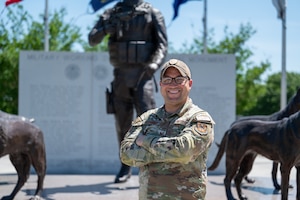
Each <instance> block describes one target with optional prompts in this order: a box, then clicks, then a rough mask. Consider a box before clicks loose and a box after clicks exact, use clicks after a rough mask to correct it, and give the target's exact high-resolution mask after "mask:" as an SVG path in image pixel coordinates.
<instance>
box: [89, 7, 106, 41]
mask: <svg viewBox="0 0 300 200" xmlns="http://www.w3.org/2000/svg"><path fill="white" fill-rule="evenodd" d="M110 13H111V9H108V10H106V11H104V13H103V14H102V15H100V18H99V20H98V21H97V23H96V25H95V26H94V27H93V29H92V30H91V32H90V33H89V35H88V41H89V44H90V45H91V46H95V45H97V44H99V43H100V42H101V41H102V40H103V38H104V37H105V35H106V34H107V33H106V31H105V25H104V24H105V22H104V21H105V20H107V19H108V18H109V16H110Z"/></svg>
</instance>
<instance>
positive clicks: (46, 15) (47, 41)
mask: <svg viewBox="0 0 300 200" xmlns="http://www.w3.org/2000/svg"><path fill="white" fill-rule="evenodd" d="M44 23H45V41H44V50H45V51H49V39H48V33H49V30H48V29H49V28H48V0H45V14H44Z"/></svg>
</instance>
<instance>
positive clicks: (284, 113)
mask: <svg viewBox="0 0 300 200" xmlns="http://www.w3.org/2000/svg"><path fill="white" fill-rule="evenodd" d="M299 110H300V88H298V90H297V92H296V93H295V94H294V95H293V97H292V98H291V99H290V101H289V102H288V104H287V105H286V107H285V108H284V109H282V110H280V111H278V112H275V113H273V114H271V115H255V116H247V117H242V118H240V119H238V120H237V121H235V122H233V123H232V124H231V126H232V125H234V124H235V123H237V122H241V121H245V120H262V121H276V120H280V119H283V118H285V117H289V116H290V115H292V114H294V113H296V112H297V111H299ZM225 134H226V133H225ZM255 157H256V156H255ZM255 157H252V155H247V156H245V157H244V161H242V162H241V164H242V165H247V164H248V163H250V165H251V166H248V167H244V168H248V169H249V172H248V173H250V171H251V168H252V165H253V163H251V162H254V159H255ZM218 159H221V157H220V158H217V157H216V158H215V160H214V162H213V164H212V165H211V167H210V168H209V169H210V170H214V169H215V168H216V167H217V166H218V164H217V163H219V161H220V160H218ZM252 159H253V161H252ZM277 170H278V162H276V161H274V162H273V168H272V181H273V185H274V187H275V189H276V190H280V188H281V187H280V185H279V183H278V181H277ZM246 175H247V174H246ZM245 179H246V181H247V182H249V183H253V182H254V180H253V179H250V178H248V176H245ZM289 187H290V188H292V187H293V186H291V185H289Z"/></svg>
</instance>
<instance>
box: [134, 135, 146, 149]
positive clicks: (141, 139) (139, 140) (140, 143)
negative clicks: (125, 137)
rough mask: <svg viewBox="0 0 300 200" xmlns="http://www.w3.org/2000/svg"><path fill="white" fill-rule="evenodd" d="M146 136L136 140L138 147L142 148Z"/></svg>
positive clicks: (140, 136) (138, 137) (139, 136)
mask: <svg viewBox="0 0 300 200" xmlns="http://www.w3.org/2000/svg"><path fill="white" fill-rule="evenodd" d="M145 137H146V136H145V135H144V134H139V135H138V136H137V138H136V140H135V143H136V144H137V145H138V146H142V144H143V141H144V139H145Z"/></svg>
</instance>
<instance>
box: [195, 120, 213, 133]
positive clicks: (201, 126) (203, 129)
mask: <svg viewBox="0 0 300 200" xmlns="http://www.w3.org/2000/svg"><path fill="white" fill-rule="evenodd" d="M208 126H210V125H208V124H206V123H201V122H197V123H196V125H195V126H194V129H195V131H196V132H198V133H199V134H201V135H206V134H207V133H208V129H209V127H208Z"/></svg>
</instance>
